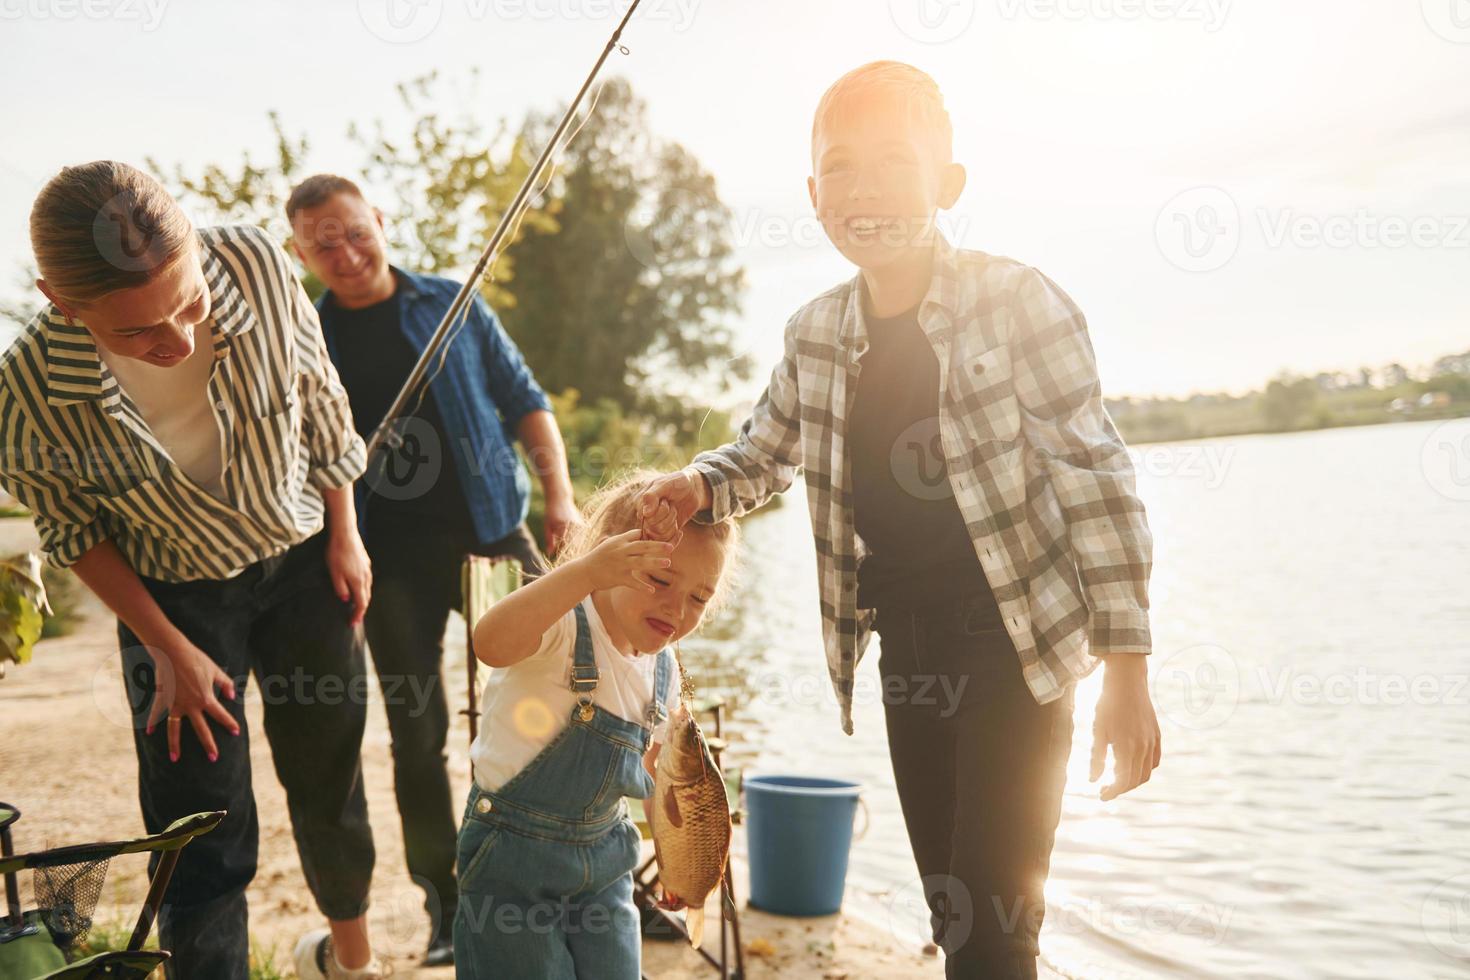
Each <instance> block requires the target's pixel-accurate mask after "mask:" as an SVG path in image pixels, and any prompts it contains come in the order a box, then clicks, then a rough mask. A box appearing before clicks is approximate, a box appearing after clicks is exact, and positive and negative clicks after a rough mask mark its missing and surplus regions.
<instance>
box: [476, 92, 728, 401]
mask: <svg viewBox="0 0 1470 980" xmlns="http://www.w3.org/2000/svg"><path fill="white" fill-rule="evenodd" d="M559 116H560V113H557V114H556V115H554V116H552V115H548V116H544V117H539V118H532V119H531V120H529V121H528V123H527V125H526V127H525V130H524V131H523V132H524V133H526V134H529V135H527V136H525V137H524V138H523V140H522V143H523V145H529V146H541V145H544V143H545V142H546V141H547V140H548V139H549V138H550V134H551V132H552V130H553V128H554V126H555V122H556V119H557V118H559ZM551 192H552V194H553V197H554V199H555V200H557V201H559V202H560V203H561V209H560V210H559V211H558V212H557V219H556V220H557V228H556V229H555V231H554V232H549V231H547V230H545V229H543V228H534V229H531V230H530V231H529V232H528V234H527V235H526V236H525V239H524V240H523V241H521V242H520V243H518V244H517V245H516V246H515V247H514V249H513V252H512V254H513V256H514V258H515V260H516V262H517V280H516V284H515V292H516V297H517V302H516V305H515V306H514V307H513V308H508V309H504V310H502V311H501V313H502V319H503V320H504V322H505V326H506V330H507V331H508V332H509V333H510V335H511V336H512V337H513V338H514V339H515V341H516V344H517V345H518V346H519V347H520V348H521V350H522V351H523V352H525V354H526V357H527V359H528V360H529V362H530V363H531V364H533V365H535V367H536V372H537V376H538V377H539V378H540V380H541V381H542V383H543V385H545V386H546V387H547V388H548V389H549V390H556V391H562V390H566V389H570V388H576V389H578V390H580V391H581V392H582V394H583V397H584V398H585V399H586V400H587V401H590V402H598V401H601V400H602V399H611V400H613V401H615V402H617V403H618V404H619V405H622V406H623V407H624V408H641V407H642V402H643V401H644V398H645V395H646V393H647V392H649V391H650V390H653V389H657V390H659V391H661V392H663V393H677V392H678V391H679V389H678V387H677V386H676V385H675V384H672V383H671V379H682V380H683V381H684V382H685V383H686V388H685V390H686V391H687V390H688V387H691V386H696V385H697V386H698V387H699V388H700V389H701V390H707V389H708V388H710V387H713V388H715V389H716V390H719V389H722V388H724V387H725V386H726V385H727V384H728V381H729V379H730V378H745V377H749V376H750V371H751V364H750V361H749V359H748V358H746V357H744V356H742V355H740V354H739V353H738V352H737V351H736V347H735V343H734V339H733V334H732V332H731V329H730V327H729V324H728V322H727V317H728V316H729V315H732V314H735V313H738V311H739V309H740V298H741V295H742V293H743V291H744V288H745V275H744V270H743V269H741V268H739V267H738V265H737V264H736V262H735V260H734V243H733V241H732V240H731V235H730V230H731V228H732V224H733V223H732V218H731V214H730V211H729V209H728V208H727V207H726V206H725V205H724V204H723V203H722V202H721V201H720V199H719V195H718V193H717V191H716V188H715V181H714V178H713V177H712V176H711V175H710V174H709V173H707V172H706V171H705V170H704V169H703V168H702V167H701V166H700V164H699V162H698V160H696V159H695V158H694V156H693V155H692V154H690V153H689V152H688V151H687V150H685V149H684V148H683V147H681V146H679V145H678V144H675V143H668V142H664V141H660V140H658V139H656V138H654V137H653V136H652V135H651V134H650V132H649V129H648V123H647V107H646V106H645V104H644V103H643V101H642V100H641V99H639V98H638V97H637V96H636V95H635V94H634V92H633V89H632V86H631V85H629V84H628V82H626V81H624V80H622V79H614V80H612V81H609V82H608V83H607V84H606V85H605V86H604V88H603V89H602V91H601V92H600V94H599V96H598V99H597V102H596V106H595V111H593V112H592V114H591V115H590V116H589V117H588V118H587V119H586V121H585V123H584V125H583V126H582V129H581V131H580V132H579V133H578V134H577V137H576V139H575V141H573V142H572V144H571V145H570V147H569V148H568V150H567V151H566V154H565V156H564V159H563V161H562V165H561V167H560V169H559V172H558V175H557V177H556V179H555V180H554V181H553V183H552V185H551ZM654 379H658V380H657V381H656V382H655V380H654Z"/></svg>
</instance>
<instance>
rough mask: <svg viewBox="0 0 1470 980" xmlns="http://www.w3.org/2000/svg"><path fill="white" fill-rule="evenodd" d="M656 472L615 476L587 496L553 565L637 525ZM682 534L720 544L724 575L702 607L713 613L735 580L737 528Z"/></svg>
mask: <svg viewBox="0 0 1470 980" xmlns="http://www.w3.org/2000/svg"><path fill="white" fill-rule="evenodd" d="M666 475H667V474H665V473H660V472H658V471H657V470H647V469H638V470H630V471H628V472H626V473H623V474H621V475H619V476H618V478H617V479H615V480H613V481H612V482H611V483H608V484H606V485H604V486H602V487H599V488H598V490H597V492H596V493H594V494H592V496H590V497H588V498H587V500H586V502H585V503H584V504H583V505H582V519H583V522H584V523H583V524H581V525H580V526H578V527H576V528H574V529H573V530H572V532H571V534H570V535H569V536H568V537H567V540H566V542H565V543H564V544H563V545H562V548H561V550H560V551H559V552H557V556H556V561H555V564H556V565H558V566H560V565H563V564H566V563H567V562H570V561H573V560H575V559H577V558H581V557H582V556H584V555H586V554H588V553H589V552H591V551H592V549H593V548H596V547H597V546H598V545H599V544H601V543H602V542H603V541H606V540H607V539H608V538H610V537H613V536H615V535H619V534H623V533H625V532H627V531H631V530H633V529H634V528H637V527H639V526H641V524H642V514H643V493H644V491H645V490H647V489H648V488H649V487H650V486H652V484H653V482H654V481H655V480H658V479H661V478H662V477H664V476H666ZM684 533H685V534H686V535H688V534H702V535H708V536H709V537H711V538H713V539H714V540H716V541H718V542H720V544H721V545H723V547H724V552H725V568H724V573H723V574H722V575H721V576H720V583H719V587H718V588H717V589H716V591H715V595H714V596H713V597H712V598H711V599H710V601H709V604H708V605H707V606H706V607H705V609H706V614H709V613H711V612H713V611H714V610H715V609H716V608H717V607H719V606H720V605H721V603H722V602H723V600H724V599H725V597H726V596H727V595H728V594H729V591H730V586H731V584H732V582H733V580H734V578H735V572H736V553H737V550H738V546H739V544H740V528H739V525H737V524H736V523H735V522H734V521H733V520H724V521H720V522H718V523H716V524H697V523H694V522H692V521H691V522H690V523H688V524H686V525H684Z"/></svg>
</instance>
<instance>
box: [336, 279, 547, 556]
mask: <svg viewBox="0 0 1470 980" xmlns="http://www.w3.org/2000/svg"><path fill="white" fill-rule="evenodd" d="M393 272H394V274H395V275H396V276H397V277H398V292H397V294H396V295H397V297H398V311H399V318H398V319H399V325H400V326H401V327H402V329H403V334H404V336H405V337H407V338H408V341H409V343H410V344H412V345H413V349H414V350H415V351H417V352H418V353H419V354H421V355H422V353H423V351H424V348H425V347H427V346H428V343H429V338H430V337H432V336H433V334H434V328H435V327H437V326H438V325H439V321H440V320H441V319H443V317H444V314H445V312H446V311H447V310H448V309H449V307H450V304H452V303H453V302H454V297H455V296H456V295H457V294H458V292H459V289H460V284H459V283H457V282H454V281H453V280H451V279H444V278H442V277H440V276H429V275H418V274H415V273H412V272H405V271H403V270H401V269H398V268H395V269H394V270H393ZM331 296H332V294H331V292H330V291H328V292H327V293H324V294H323V295H322V297H321V299H319V300H317V304H316V308H317V313H318V314H319V316H320V317H321V322H322V335H323V336H324V337H325V338H326V341H327V352H328V354H329V355H330V356H331V358H332V360H333V362H336V361H337V359H338V355H337V343H338V339H337V336H336V331H335V330H334V329H333V322H332V321H333V314H334V313H335V312H336V306H335V305H334V304H333V303H332V302H331ZM412 367H413V365H411V364H405V365H404V367H403V372H404V376H405V377H407V374H408V372H409V371H410V370H411V369H412ZM431 373H432V372H431ZM429 387H430V390H431V391H432V392H433V393H434V400H435V401H436V402H437V404H438V406H439V413H440V414H441V415H442V416H443V418H444V429H445V433H444V434H445V435H446V436H447V437H448V440H449V443H450V447H449V448H450V455H451V456H452V457H453V459H454V465H455V471H456V472H457V474H458V476H459V481H460V485H461V486H462V487H463V489H464V496H465V502H466V503H467V504H468V505H469V508H470V516H471V517H472V518H473V519H474V522H475V534H476V536H477V537H478V538H479V542H478V543H479V544H482V545H484V544H489V543H491V542H493V541H499V540H500V539H501V538H503V537H505V536H507V535H508V534H510V533H511V532H512V531H514V530H515V529H516V528H517V527H518V526H519V525H520V523H521V522H522V521H524V520H525V519H526V512H527V511H528V510H529V508H530V502H531V479H530V476H529V475H528V474H527V473H526V469H525V467H524V466H522V465H521V461H520V457H518V456H517V455H516V451H515V438H516V434H515V433H516V425H517V424H518V423H519V422H520V421H521V419H522V418H524V417H525V416H526V415H527V414H528V413H530V412H534V411H537V410H546V411H550V410H551V402H550V401H549V400H548V399H547V397H546V392H544V391H542V390H541V386H540V385H539V384H537V383H536V378H535V376H533V375H532V374H531V369H530V368H529V367H527V366H526V361H525V359H524V358H523V357H522V356H521V352H520V350H519V349H518V348H517V347H516V345H515V342H514V341H512V340H511V339H510V337H509V336H507V335H506V333H505V330H504V329H503V328H502V327H501V326H500V321H499V320H497V319H496V318H495V314H494V313H492V312H491V311H490V307H489V306H487V305H486V304H485V301H484V300H483V299H481V298H480V297H479V296H476V297H475V298H474V302H473V303H472V304H471V306H470V310H469V314H468V316H467V322H466V323H465V325H464V329H463V330H462V331H461V332H460V333H459V335H458V336H457V337H456V338H455V340H454V343H452V344H450V346H449V352H448V356H447V358H446V359H445V361H444V368H443V370H442V371H440V372H439V373H438V374H437V375H436V376H434V378H433V380H432V381H431V382H430V383H429ZM380 421H382V420H381V419H372V420H371V421H370V422H368V424H370V425H377V424H378V423H379V422H380ZM364 493H365V488H364V484H363V482H362V481H360V480H359V481H358V484H357V503H358V511H357V512H358V520H359V522H361V520H362V516H363V513H364V510H365V508H364V507H363V506H362V502H363V500H362V498H363V495H364Z"/></svg>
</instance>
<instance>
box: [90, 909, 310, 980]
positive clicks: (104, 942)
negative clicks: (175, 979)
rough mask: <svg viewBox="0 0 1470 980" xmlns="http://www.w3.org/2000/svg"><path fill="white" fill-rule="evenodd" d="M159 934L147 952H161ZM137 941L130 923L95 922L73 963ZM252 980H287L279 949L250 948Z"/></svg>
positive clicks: (159, 972)
mask: <svg viewBox="0 0 1470 980" xmlns="http://www.w3.org/2000/svg"><path fill="white" fill-rule="evenodd" d="M157 936H158V934H157V932H156V931H155V932H154V933H152V934H150V935H149V937H148V939H147V941H146V942H144V943H143V948H144V949H157V948H158V938H157ZM132 937H133V926H132V924H131V923H127V922H121V921H116V922H94V923H92V928H91V929H89V930H88V931H87V938H86V939H85V940H83V941H82V942H81V943H79V944H78V945H77V948H76V949H75V950H73V951H72V954H71V955H72V959H73V961H75V960H80V959H85V958H86V957H88V956H96V955H97V954H98V953H115V952H118V951H120V950H124V949H127V948H128V940H130V939H131V938H132ZM249 969H250V980H285V978H286V976H287V974H286V973H285V971H284V970H283V969H282V967H280V966H279V965H278V964H277V963H276V950H275V947H271V948H270V949H262V948H260V947H259V946H257V945H255V944H254V943H252V944H251V946H250V967H249ZM162 976H163V969H162V967H160V968H159V969H157V970H155V971H153V973H152V974H150V980H153V978H158V977H162Z"/></svg>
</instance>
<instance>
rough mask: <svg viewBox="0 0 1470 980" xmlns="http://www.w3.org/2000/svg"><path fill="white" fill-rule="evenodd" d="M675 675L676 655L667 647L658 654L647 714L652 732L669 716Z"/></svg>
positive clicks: (648, 724) (648, 725)
mask: <svg viewBox="0 0 1470 980" xmlns="http://www.w3.org/2000/svg"><path fill="white" fill-rule="evenodd" d="M673 675H674V654H673V652H672V651H671V650H670V649H669V648H668V647H665V648H664V649H662V650H660V651H659V654H658V665H657V666H656V667H655V668H654V675H653V700H652V701H650V702H649V703H648V711H647V712H646V713H645V718H646V720H647V727H648V728H649V729H650V730H651V729H653V728H656V727H657V726H658V725H660V724H662V723H663V721H664V719H665V718H667V717H668V716H669V709H668V699H669V684H671V683H672V682H673Z"/></svg>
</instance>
